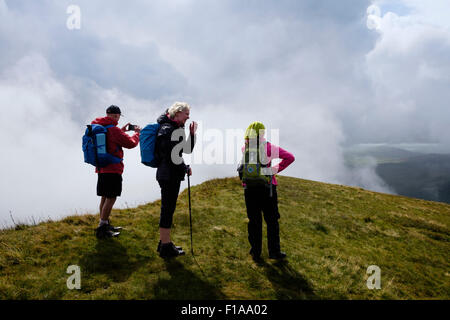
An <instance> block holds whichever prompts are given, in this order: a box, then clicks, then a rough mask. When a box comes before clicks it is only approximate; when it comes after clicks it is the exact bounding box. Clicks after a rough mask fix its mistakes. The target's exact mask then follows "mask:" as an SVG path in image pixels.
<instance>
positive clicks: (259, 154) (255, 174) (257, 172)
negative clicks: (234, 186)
mask: <svg viewBox="0 0 450 320" xmlns="http://www.w3.org/2000/svg"><path fill="white" fill-rule="evenodd" d="M254 140H256V141H254ZM238 171H240V172H239V173H240V174H239V176H241V178H242V182H243V183H245V185H246V186H247V187H258V186H266V187H271V186H272V183H271V182H272V176H273V173H272V169H271V168H270V163H269V161H268V159H267V154H266V142H263V143H262V144H260V141H259V137H257V138H256V139H250V141H249V142H248V143H246V144H245V150H244V154H243V158H242V161H241V166H240V168H239V169H238Z"/></svg>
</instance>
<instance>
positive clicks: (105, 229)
mask: <svg viewBox="0 0 450 320" xmlns="http://www.w3.org/2000/svg"><path fill="white" fill-rule="evenodd" d="M119 234H120V232H114V231H112V230H110V229H109V225H107V224H104V225H102V226H100V227H98V228H97V229H95V235H96V237H97V239H105V238H112V237H117V236H118V235H119Z"/></svg>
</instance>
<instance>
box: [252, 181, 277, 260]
mask: <svg viewBox="0 0 450 320" xmlns="http://www.w3.org/2000/svg"><path fill="white" fill-rule="evenodd" d="M244 196H245V205H246V207H247V217H248V219H249V222H248V241H249V242H250V246H251V251H250V252H251V253H252V254H254V255H258V256H259V255H261V250H262V214H263V215H264V220H265V221H266V224H267V247H268V249H269V254H276V253H278V252H280V226H279V223H278V219H279V218H280V214H279V212H278V198H277V188H276V186H275V185H272V197H270V189H269V188H267V187H264V186H263V187H252V188H246V189H244ZM261 213H262V214H261Z"/></svg>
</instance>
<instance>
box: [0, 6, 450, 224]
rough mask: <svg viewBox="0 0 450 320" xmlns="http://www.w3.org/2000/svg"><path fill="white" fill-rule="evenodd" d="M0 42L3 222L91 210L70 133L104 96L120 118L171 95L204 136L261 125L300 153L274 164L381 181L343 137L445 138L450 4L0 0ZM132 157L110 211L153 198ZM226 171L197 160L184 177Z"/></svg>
mask: <svg viewBox="0 0 450 320" xmlns="http://www.w3.org/2000/svg"><path fill="white" fill-rule="evenodd" d="M131 3H132V4H131ZM72 4H74V5H77V6H78V7H79V8H80V10H81V20H80V21H81V25H80V29H73V30H70V29H69V28H68V27H67V20H68V19H69V18H70V17H71V14H68V13H67V8H68V7H69V5H72ZM0 46H1V51H0V106H1V119H2V125H1V126H0V142H1V147H2V150H3V152H2V157H1V158H0V167H1V168H2V169H1V170H2V171H3V172H2V179H1V180H0V192H1V202H0V225H2V224H6V225H7V224H9V223H10V220H11V219H10V214H12V215H13V217H16V220H25V219H28V217H31V216H34V217H35V218H48V217H52V218H57V217H61V216H64V215H69V214H74V213H85V212H91V213H95V212H96V210H97V206H98V198H97V196H96V194H95V186H96V176H95V174H94V169H93V167H90V166H89V165H87V164H84V163H83V155H82V151H81V136H82V134H83V132H84V128H85V125H86V124H88V123H90V122H91V121H92V120H93V119H94V118H95V117H99V116H103V115H104V113H105V109H106V107H108V106H109V105H111V104H116V105H118V106H119V107H120V108H121V109H122V112H123V113H124V114H125V116H126V118H125V119H122V120H121V122H120V124H122V125H123V124H125V123H126V122H133V123H137V124H139V125H141V126H144V125H146V124H148V123H150V122H154V121H155V119H156V118H157V117H158V116H159V114H160V113H161V112H162V111H163V110H164V109H165V108H167V107H168V106H170V105H171V104H172V103H173V102H174V101H186V102H188V103H189V104H190V105H191V106H192V110H191V120H196V121H199V123H200V124H201V128H200V129H199V130H202V132H209V133H211V132H212V131H211V129H216V130H220V131H221V132H225V130H226V129H244V128H246V127H247V126H248V124H249V123H251V122H253V121H255V120H260V121H262V122H264V123H265V124H266V126H267V127H268V128H271V129H279V130H280V138H279V144H280V146H281V147H283V148H285V149H287V150H288V151H290V152H292V153H293V154H294V155H295V157H296V161H295V162H294V163H293V164H292V165H291V166H290V167H289V168H288V169H286V171H285V172H284V174H286V175H290V176H295V177H300V178H306V179H313V180H319V181H325V182H332V183H340V184H349V185H360V186H363V187H365V188H368V189H371V190H376V191H384V192H389V191H390V190H389V189H388V188H387V187H386V186H385V185H384V184H383V182H382V181H381V180H380V179H379V178H378V177H377V176H376V175H375V173H374V166H372V167H368V168H365V169H360V170H357V171H351V170H349V169H348V168H346V167H345V166H344V160H343V149H344V147H345V146H348V145H352V144H358V143H395V144H400V143H433V144H438V145H439V146H440V148H441V150H444V151H445V150H446V149H448V147H449V146H450V134H449V126H448V122H449V119H450V108H448V103H449V102H448V101H450V90H448V88H449V84H450V81H449V77H450V2H449V1H446V0H433V1H420V0H391V1H383V0H376V1H369V0H367V1H363V0H342V1H321V0H310V1H298V0H292V1H287V0H284V1H283V0H281V1H280V0H279V1H275V0H273V1H257V0H253V1H252V0H249V1H237V0H236V1H232V0H227V1H207V0H203V1H202V0H171V1H167V0H166V1H157V0H153V1H144V0H141V1H139V0H136V1H133V2H124V1H82V0H72V1H62V0H58V1H56V0H53V1H50V0H42V1H25V0H14V1H8V0H0ZM208 130H209V131H208ZM206 138H207V137H206ZM209 138H211V137H209ZM213 140H214V139H212V140H210V141H213ZM207 144H208V142H207V141H206V142H205V143H204V147H203V148H198V149H196V150H195V152H200V153H208V150H209V149H208V148H207V147H205V146H207ZM139 161H140V159H139V149H138V148H136V149H133V150H126V151H125V173H124V185H123V193H122V197H120V198H119V199H118V201H117V206H118V207H125V206H135V205H137V204H142V203H145V202H148V201H153V200H155V199H157V198H159V187H158V185H157V182H156V180H155V170H154V169H150V168H147V167H144V166H143V165H142V164H140V163H139ZM234 169H235V165H234V164H233V165H220V164H206V163H203V164H194V165H193V171H194V175H193V176H192V183H194V184H196V183H201V182H202V181H205V180H207V179H210V178H213V177H225V176H233V175H235V171H234ZM185 184H186V183H184V185H183V187H186V186H185Z"/></svg>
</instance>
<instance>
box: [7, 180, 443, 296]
mask: <svg viewBox="0 0 450 320" xmlns="http://www.w3.org/2000/svg"><path fill="white" fill-rule="evenodd" d="M155 187H156V186H155ZM278 193H279V209H280V214H281V220H280V235H281V247H282V249H283V250H284V251H286V253H287V254H288V259H287V261H286V262H276V261H274V260H269V259H268V257H267V249H266V243H264V251H263V258H264V262H263V263H261V264H256V263H255V262H253V260H252V259H251V258H250V255H249V254H248V251H249V245H248V241H247V219H246V213H245V204H244V197H243V190H242V187H241V186H240V183H239V180H238V179H237V178H227V179H216V180H210V181H207V182H205V183H203V184H201V185H198V186H195V187H192V188H191V195H192V205H193V210H192V216H193V228H194V250H195V259H194V258H193V256H192V255H191V254H190V250H189V248H190V236H189V214H188V199H187V190H185V191H184V192H183V193H182V194H181V195H180V197H179V199H178V206H177V211H176V213H175V217H174V227H173V240H174V242H175V243H176V244H177V245H181V246H183V248H184V249H185V251H186V256H183V257H179V258H177V259H173V260H168V261H165V260H163V259H161V258H160V257H159V256H158V255H157V253H156V245H157V242H158V238H159V236H158V221H159V207H160V201H155V202H153V203H149V204H146V205H143V206H139V207H137V208H133V209H122V210H113V213H112V221H113V223H114V224H115V225H120V226H123V227H125V229H124V230H123V231H122V234H121V235H120V237H119V238H116V239H109V240H97V239H96V238H95V236H94V231H93V230H94V228H95V227H96V225H97V223H98V215H84V216H72V217H68V218H65V219H63V220H61V221H57V222H45V223H41V224H39V225H36V226H17V227H16V228H15V229H16V230H3V231H0V299H436V298H440V299H449V298H450V274H449V272H450V261H449V260H450V259H449V258H450V254H449V252H450V243H449V240H450V227H449V226H450V205H447V204H444V203H437V202H430V201H424V200H418V199H412V198H406V197H400V196H393V195H387V194H380V193H375V192H370V191H366V190H363V189H360V188H353V187H346V186H341V185H332V184H326V183H319V182H314V181H308V180H302V179H296V178H290V177H279V189H278ZM264 226H265V225H264ZM264 236H265V232H264ZM264 240H265V239H264ZM69 265H78V266H79V267H80V268H81V289H80V290H68V289H67V287H66V280H67V278H68V277H69V276H70V275H69V274H67V273H66V269H67V267H68V266H69ZM369 265H377V266H379V267H380V268H381V289H380V290H369V289H368V288H367V286H366V280H367V278H368V277H369V275H367V274H366V270H367V267H368V266H369Z"/></svg>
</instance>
